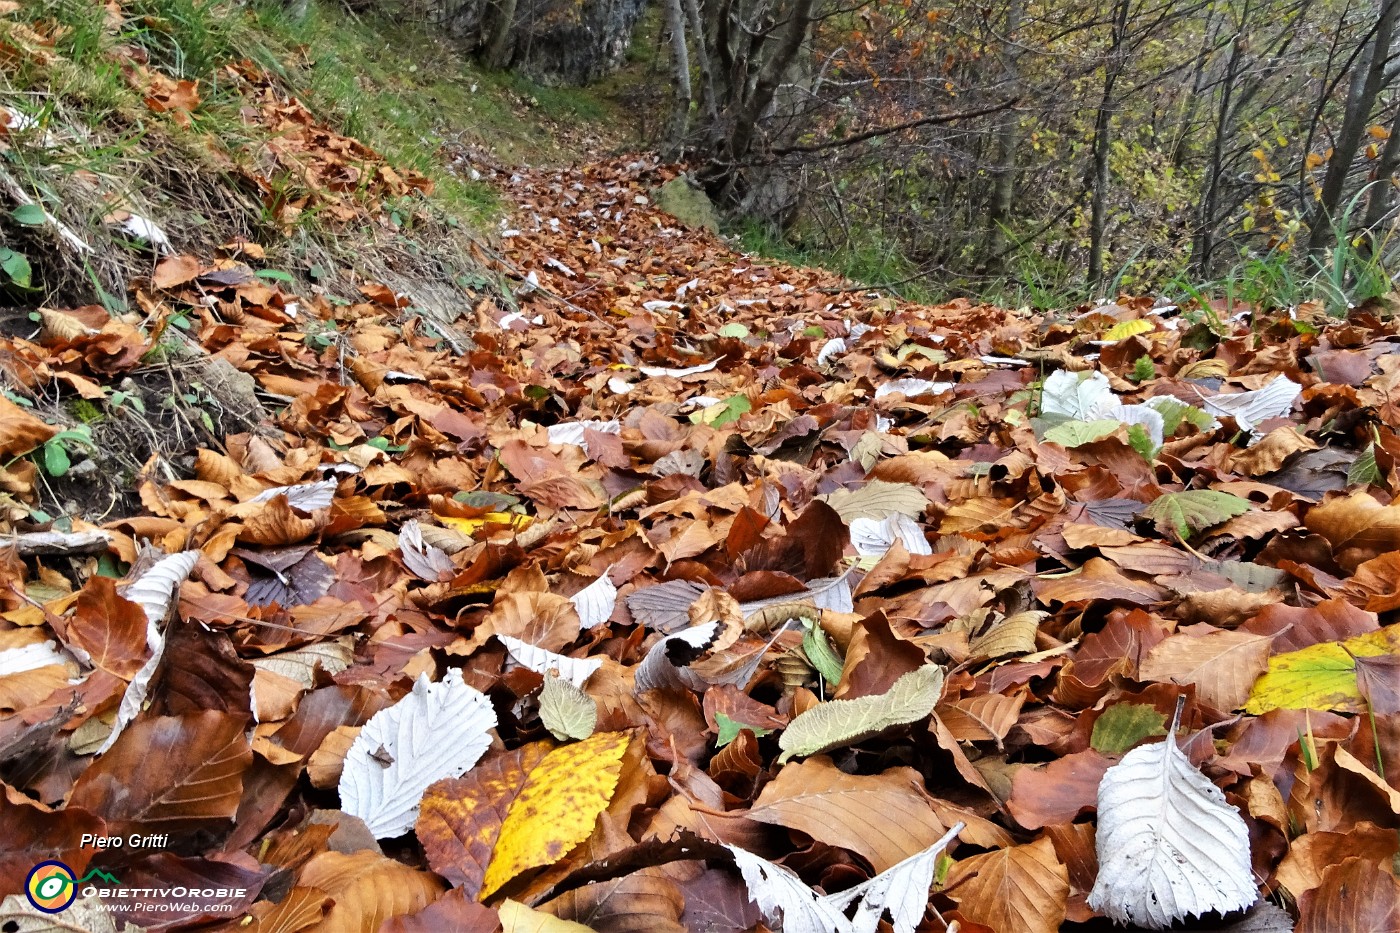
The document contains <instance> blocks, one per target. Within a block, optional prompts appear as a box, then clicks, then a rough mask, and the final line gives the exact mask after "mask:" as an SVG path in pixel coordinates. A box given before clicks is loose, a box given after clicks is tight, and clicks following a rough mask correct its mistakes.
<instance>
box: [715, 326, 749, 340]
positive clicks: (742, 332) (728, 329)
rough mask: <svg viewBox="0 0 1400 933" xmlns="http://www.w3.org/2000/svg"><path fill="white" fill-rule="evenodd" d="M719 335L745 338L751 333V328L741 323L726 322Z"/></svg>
mask: <svg viewBox="0 0 1400 933" xmlns="http://www.w3.org/2000/svg"><path fill="white" fill-rule="evenodd" d="M719 335H720V336H721V337H738V338H739V339H740V340H743V339H744V338H745V337H747V336H748V335H749V329H748V328H747V327H745V326H744V325H743V324H739V323H732V324H726V325H724V326H723V327H721V328H720V329H719Z"/></svg>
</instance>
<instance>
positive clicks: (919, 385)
mask: <svg viewBox="0 0 1400 933" xmlns="http://www.w3.org/2000/svg"><path fill="white" fill-rule="evenodd" d="M957 387H958V384H957V383H956V382H935V381H934V380H932V379H895V380H892V381H890V382H886V383H885V384H884V385H882V386H880V387H879V388H877V389H876V390H875V397H876V398H884V397H885V396H887V395H903V396H904V397H905V398H914V397H916V396H919V395H942V394H943V393H944V392H951V391H953V390H954V389H956V388H957Z"/></svg>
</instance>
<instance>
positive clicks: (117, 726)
mask: <svg viewBox="0 0 1400 933" xmlns="http://www.w3.org/2000/svg"><path fill="white" fill-rule="evenodd" d="M146 634H147V636H148V641H149V636H150V634H151V632H150V631H147V633H146ZM150 647H151V656H150V657H149V658H147V659H146V663H145V664H142V665H141V669H140V670H139V671H137V672H136V676H135V677H133V678H131V683H129V684H127V685H126V692H125V693H123V694H122V701H121V703H120V704H119V705H118V706H117V718H116V719H114V720H112V731H111V732H110V733H108V735H107V739H106V741H104V742H103V743H102V746H101V747H100V748H98V749H97V754H99V755H100V754H102V753H103V752H105V751H106V750H107V749H109V748H111V747H112V745H113V743H115V742H116V741H117V737H118V736H120V735H121V734H122V730H123V729H125V728H126V727H127V726H129V725H130V724H131V721H132V720H133V719H135V718H136V714H137V713H139V712H141V707H142V706H144V705H145V703H146V693H147V692H148V691H149V690H150V689H151V677H153V676H154V675H155V672H156V668H157V667H159V666H160V658H161V655H163V654H165V636H164V635H162V634H161V633H160V632H159V631H157V632H155V644H154V645H151V646H150Z"/></svg>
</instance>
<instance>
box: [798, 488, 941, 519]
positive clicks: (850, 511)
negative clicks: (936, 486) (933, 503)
mask: <svg viewBox="0 0 1400 933" xmlns="http://www.w3.org/2000/svg"><path fill="white" fill-rule="evenodd" d="M817 498H818V499H820V500H821V501H823V502H825V503H826V504H827V505H829V506H831V508H832V510H834V511H835V512H836V514H837V515H839V516H840V517H841V521H843V522H845V523H846V524H848V525H849V524H850V523H851V522H852V521H853V520H854V519H857V518H874V519H885V518H888V517H889V516H891V515H906V516H908V517H909V518H918V517H919V515H920V514H922V513H923V511H924V509H926V508H928V497H927V496H925V495H924V493H923V490H921V489H919V487H917V486H914V485H912V484H910V483H887V482H885V481H884V480H881V479H873V480H870V481H869V482H867V483H866V484H865V485H864V486H861V487H860V488H859V489H855V490H851V489H838V490H836V491H835V492H833V493H830V494H828V495H825V496H817Z"/></svg>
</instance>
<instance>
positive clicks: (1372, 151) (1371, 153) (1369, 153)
mask: <svg viewBox="0 0 1400 933" xmlns="http://www.w3.org/2000/svg"><path fill="white" fill-rule="evenodd" d="M1380 154H1381V151H1380V150H1379V149H1377V148H1376V144H1375V143H1371V144H1370V145H1368V146H1367V147H1366V158H1368V159H1375V158H1378V157H1379V156H1380Z"/></svg>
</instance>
